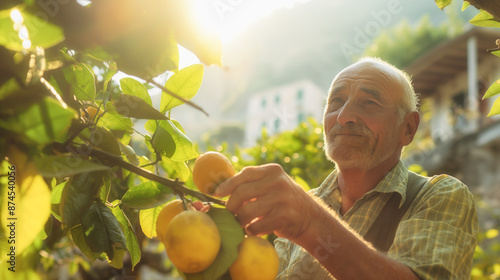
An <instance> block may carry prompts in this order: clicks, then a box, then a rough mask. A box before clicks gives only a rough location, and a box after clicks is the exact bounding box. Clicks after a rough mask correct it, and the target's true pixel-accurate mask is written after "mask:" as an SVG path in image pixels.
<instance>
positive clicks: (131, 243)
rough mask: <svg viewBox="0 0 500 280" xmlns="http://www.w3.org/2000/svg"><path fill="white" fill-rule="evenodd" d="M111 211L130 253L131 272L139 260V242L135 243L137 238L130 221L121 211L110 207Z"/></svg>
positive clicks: (118, 208)
mask: <svg viewBox="0 0 500 280" xmlns="http://www.w3.org/2000/svg"><path fill="white" fill-rule="evenodd" d="M117 203H118V201H117V200H115V201H113V202H112V204H117ZM111 211H112V212H113V215H115V217H116V219H117V220H118V222H119V223H120V226H121V228H122V231H123V233H124V234H125V239H126V240H127V249H128V252H129V253H130V258H131V260H132V270H133V269H134V267H135V265H136V264H137V263H138V262H139V261H140V260H141V247H140V246H139V242H138V241H137V237H136V235H135V232H134V227H133V226H132V224H131V223H130V220H129V219H128V218H127V216H126V215H125V213H123V210H122V209H121V208H120V207H118V206H116V207H112V208H111Z"/></svg>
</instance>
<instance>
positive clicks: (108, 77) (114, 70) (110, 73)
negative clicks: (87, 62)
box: [102, 62, 118, 92]
mask: <svg viewBox="0 0 500 280" xmlns="http://www.w3.org/2000/svg"><path fill="white" fill-rule="evenodd" d="M116 73H118V68H117V67H116V62H111V63H110V64H109V67H108V68H107V69H106V73H104V75H103V77H102V79H103V86H102V91H103V92H106V91H107V89H108V83H109V82H110V81H111V79H112V78H113V76H114V75H115V74H116Z"/></svg>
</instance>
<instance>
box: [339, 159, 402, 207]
mask: <svg viewBox="0 0 500 280" xmlns="http://www.w3.org/2000/svg"><path fill="white" fill-rule="evenodd" d="M398 162H399V161H395V162H394V161H392V162H388V163H386V164H380V165H378V166H376V167H374V168H371V169H368V170H363V169H359V168H349V169H342V167H341V166H338V165H337V169H338V184H339V189H340V193H341V195H342V209H341V214H342V215H343V214H345V213H346V212H347V211H348V210H349V209H350V208H351V207H352V206H353V205H354V203H355V202H356V201H357V200H358V199H360V198H361V197H362V196H363V195H364V194H365V193H367V192H368V191H370V190H371V189H373V188H375V186H377V184H378V183H379V182H380V181H381V180H382V179H383V178H384V177H385V176H386V175H387V173H389V172H390V171H391V170H392V169H393V168H394V166H396V165H397V164H398Z"/></svg>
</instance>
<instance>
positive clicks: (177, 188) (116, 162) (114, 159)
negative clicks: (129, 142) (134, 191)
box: [73, 147, 226, 205]
mask: <svg viewBox="0 0 500 280" xmlns="http://www.w3.org/2000/svg"><path fill="white" fill-rule="evenodd" d="M73 148H76V147H73ZM86 148H87V149H85V150H86V151H90V153H89V155H90V156H93V157H96V158H98V159H100V160H101V161H103V162H104V164H106V165H111V166H119V167H121V168H124V169H127V170H128V171H130V172H133V173H135V174H137V175H139V176H142V177H144V178H146V179H149V180H152V181H155V182H157V183H160V184H162V185H165V186H167V187H169V188H171V189H172V190H173V191H174V192H177V193H183V194H187V195H190V196H193V197H196V198H198V199H200V200H202V201H208V202H213V203H216V204H219V205H226V203H225V201H224V200H221V199H218V198H215V197H212V196H208V195H205V194H203V193H201V192H198V191H195V190H191V189H189V188H187V187H186V186H184V185H183V184H182V182H180V181H177V180H171V179H168V178H165V177H161V176H158V175H156V174H154V173H151V172H150V171H149V170H146V169H143V168H141V167H138V166H135V165H133V164H131V163H128V162H126V161H124V160H122V158H121V157H119V156H114V155H111V154H109V153H106V152H104V151H101V150H97V149H93V148H91V147H86ZM75 150H77V149H75Z"/></svg>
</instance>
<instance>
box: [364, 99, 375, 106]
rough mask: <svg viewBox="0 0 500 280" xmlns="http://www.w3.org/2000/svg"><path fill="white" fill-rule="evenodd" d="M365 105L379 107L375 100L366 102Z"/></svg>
mask: <svg viewBox="0 0 500 280" xmlns="http://www.w3.org/2000/svg"><path fill="white" fill-rule="evenodd" d="M363 103H364V104H365V105H378V103H377V102H375V101H373V100H365V101H364V102H363Z"/></svg>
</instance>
